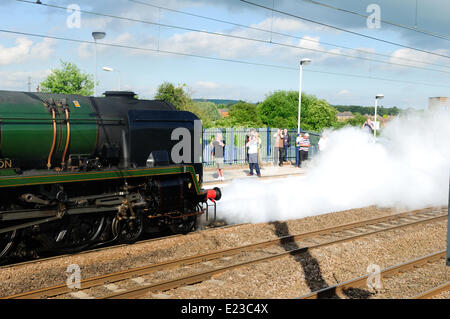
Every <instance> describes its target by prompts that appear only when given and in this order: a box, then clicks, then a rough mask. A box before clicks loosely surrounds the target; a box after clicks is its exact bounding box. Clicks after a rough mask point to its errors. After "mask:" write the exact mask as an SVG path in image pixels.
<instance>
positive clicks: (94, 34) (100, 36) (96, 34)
mask: <svg viewBox="0 0 450 319" xmlns="http://www.w3.org/2000/svg"><path fill="white" fill-rule="evenodd" d="M105 36H106V33H105V32H92V37H93V38H94V41H95V72H94V96H97V40H101V39H103V38H104V37H105Z"/></svg>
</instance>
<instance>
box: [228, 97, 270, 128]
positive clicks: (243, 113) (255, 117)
mask: <svg viewBox="0 0 450 319" xmlns="http://www.w3.org/2000/svg"><path fill="white" fill-rule="evenodd" d="M226 122H227V123H229V125H230V126H233V127H260V126H263V122H262V121H261V119H260V117H259V114H258V108H257V105H256V104H252V103H246V102H243V101H239V102H238V103H236V104H233V105H232V106H231V107H230V109H229V112H228V117H227V118H226Z"/></svg>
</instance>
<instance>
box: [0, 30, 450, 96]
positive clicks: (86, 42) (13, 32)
mask: <svg viewBox="0 0 450 319" xmlns="http://www.w3.org/2000/svg"><path fill="white" fill-rule="evenodd" d="M0 32H2V33H9V34H19V35H24V36H31V37H38V38H45V39H54V40H60V41H68V42H75V43H80V44H82V43H85V44H92V45H95V42H94V41H91V40H81V39H73V38H66V37H57V36H51V35H43V34H37V33H30V32H22V31H16V30H7V29H0ZM97 45H100V46H107V47H116V48H122V49H132V50H139V51H148V52H154V53H165V54H171V55H179V56H185V57H194V58H202V59H208V60H214V61H221V62H231V63H238V64H245V65H253V66H262V67H269V68H276V69H284V70H293V71H296V72H298V67H293V66H284V65H276V64H266V63H258V62H251V61H243V60H235V59H225V58H219V57H211V56H204V55H198V54H191V53H183V52H176V51H168V50H161V49H158V50H157V49H151V48H142V47H135V46H130V45H123V44H115V43H107V42H97ZM305 72H312V73H320V74H329V75H336V76H346V77H354V78H365V79H370V80H379V81H389V82H395V83H406V84H415V85H423V86H430V87H443V88H450V86H445V85H439V84H430V83H425V82H415V81H406V80H399V79H391V78H382V77H375V76H366V75H360V74H351V73H339V72H329V71H321V70H313V69H311V68H308V70H305Z"/></svg>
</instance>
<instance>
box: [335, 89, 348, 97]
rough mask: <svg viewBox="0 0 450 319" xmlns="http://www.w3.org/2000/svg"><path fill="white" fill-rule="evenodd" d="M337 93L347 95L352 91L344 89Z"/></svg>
mask: <svg viewBox="0 0 450 319" xmlns="http://www.w3.org/2000/svg"><path fill="white" fill-rule="evenodd" d="M337 95H338V96H347V95H350V91H349V90H346V89H344V90H341V91H339V92H338V94H337Z"/></svg>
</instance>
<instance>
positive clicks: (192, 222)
mask: <svg viewBox="0 0 450 319" xmlns="http://www.w3.org/2000/svg"><path fill="white" fill-rule="evenodd" d="M196 227H197V216H189V217H186V220H183V222H181V223H177V224H170V225H169V228H170V230H171V231H172V232H173V233H174V234H187V233H189V232H190V231H192V230H193V229H195V228H196Z"/></svg>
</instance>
